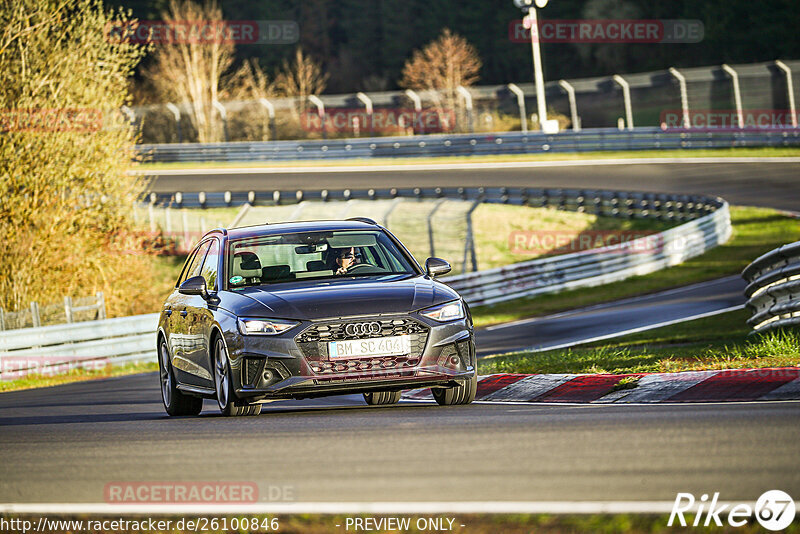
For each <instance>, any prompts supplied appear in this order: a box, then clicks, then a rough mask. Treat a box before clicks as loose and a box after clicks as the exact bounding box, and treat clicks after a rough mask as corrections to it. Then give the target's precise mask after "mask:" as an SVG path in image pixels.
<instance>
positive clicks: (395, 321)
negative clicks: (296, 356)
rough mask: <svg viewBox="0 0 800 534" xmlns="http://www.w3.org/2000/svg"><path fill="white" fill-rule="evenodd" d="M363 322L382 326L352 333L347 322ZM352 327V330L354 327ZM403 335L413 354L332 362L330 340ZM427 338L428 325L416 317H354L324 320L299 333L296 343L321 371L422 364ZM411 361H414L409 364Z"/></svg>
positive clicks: (395, 367) (376, 368)
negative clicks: (407, 337) (407, 339)
mask: <svg viewBox="0 0 800 534" xmlns="http://www.w3.org/2000/svg"><path fill="white" fill-rule="evenodd" d="M363 323H378V325H379V328H378V327H376V326H373V328H371V329H369V331H368V333H348V328H347V325H349V324H363ZM350 330H351V331H352V328H351V329H350ZM402 335H408V336H410V341H411V353H410V354H408V355H403V356H390V357H386V356H379V357H369V358H361V359H352V360H336V361H328V342H329V341H343V340H347V339H369V338H376V337H387V336H402ZM427 340H428V327H427V326H426V325H424V324H423V323H421V322H419V321H417V320H416V319H414V318H412V317H393V318H382V317H375V318H363V317H359V318H353V319H351V320H340V321H329V322H320V323H315V324H313V325H311V326H309V327H308V328H306V329H305V330H303V331H302V332H300V333H299V334H298V335H297V336H295V342H296V343H297V346H298V347H299V348H300V350H301V351H302V352H303V356H305V358H306V360H308V362H309V365H310V366H311V368H312V370H313V371H314V372H315V373H318V374H320V373H322V374H325V373H346V372H352V371H376V370H381V369H389V368H394V369H402V368H404V367H405V368H408V367H409V366H410V367H413V366H415V365H417V364H418V363H419V360H420V358H421V356H422V352H423V351H424V350H425V343H426V342H427ZM409 362H413V363H411V364H410V365H409ZM390 366H391V367H390Z"/></svg>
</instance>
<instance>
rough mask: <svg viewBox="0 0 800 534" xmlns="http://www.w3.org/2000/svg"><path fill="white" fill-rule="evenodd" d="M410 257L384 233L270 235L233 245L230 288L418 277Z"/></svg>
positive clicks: (229, 267) (236, 242) (340, 232)
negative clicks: (376, 277)
mask: <svg viewBox="0 0 800 534" xmlns="http://www.w3.org/2000/svg"><path fill="white" fill-rule="evenodd" d="M415 272H416V271H415V269H414V267H413V266H412V263H411V261H410V260H409V259H408V258H407V257H406V255H405V254H404V253H403V252H401V251H400V249H399V248H398V247H397V245H395V243H394V242H393V241H392V240H391V239H390V238H389V237H388V236H387V235H386V234H385V233H384V232H382V231H380V230H342V231H330V232H302V233H287V234H281V235H270V236H262V237H254V238H247V239H238V240H235V241H232V242H231V243H230V244H229V248H228V285H229V287H230V288H232V289H235V288H237V287H246V286H254V285H265V284H276V283H283V282H291V281H295V280H318V279H331V278H342V277H369V276H373V277H374V276H386V275H400V274H406V275H409V274H415Z"/></svg>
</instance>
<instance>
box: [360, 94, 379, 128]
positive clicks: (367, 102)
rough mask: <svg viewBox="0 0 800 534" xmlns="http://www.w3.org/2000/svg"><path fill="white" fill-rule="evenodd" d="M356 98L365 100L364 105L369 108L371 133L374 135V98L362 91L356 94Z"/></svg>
mask: <svg viewBox="0 0 800 534" xmlns="http://www.w3.org/2000/svg"><path fill="white" fill-rule="evenodd" d="M356 98H358V99H359V100H360V101H361V102H363V103H364V107H366V108H367V116H368V117H369V119H368V120H369V135H370V136H372V135H373V133H374V132H375V121H374V120H373V116H372V99H370V97H368V96H367V95H366V94H365V93H362V92H360V91H359V92H358V93H357V94H356Z"/></svg>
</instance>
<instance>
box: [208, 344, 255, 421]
mask: <svg viewBox="0 0 800 534" xmlns="http://www.w3.org/2000/svg"><path fill="white" fill-rule="evenodd" d="M214 387H215V389H216V391H217V404H219V410H220V411H221V412H222V415H224V416H226V417H231V416H233V417H235V416H239V415H258V414H260V413H261V405H260V404H246V403H242V402H239V401H238V400H237V399H236V393H234V391H233V385H232V384H231V363H230V360H229V359H228V351H227V350H226V349H225V343H224V342H223V341H222V338H220V337H218V338H217V340H216V343H214Z"/></svg>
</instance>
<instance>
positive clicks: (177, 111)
mask: <svg viewBox="0 0 800 534" xmlns="http://www.w3.org/2000/svg"><path fill="white" fill-rule="evenodd" d="M166 106H167V109H168V110H169V111H170V113H172V118H173V119H175V133H176V134H177V137H178V143H182V142H183V135H182V133H181V110H180V109H178V106H176V105H175V104H173V103H172V102H167V104H166Z"/></svg>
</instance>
